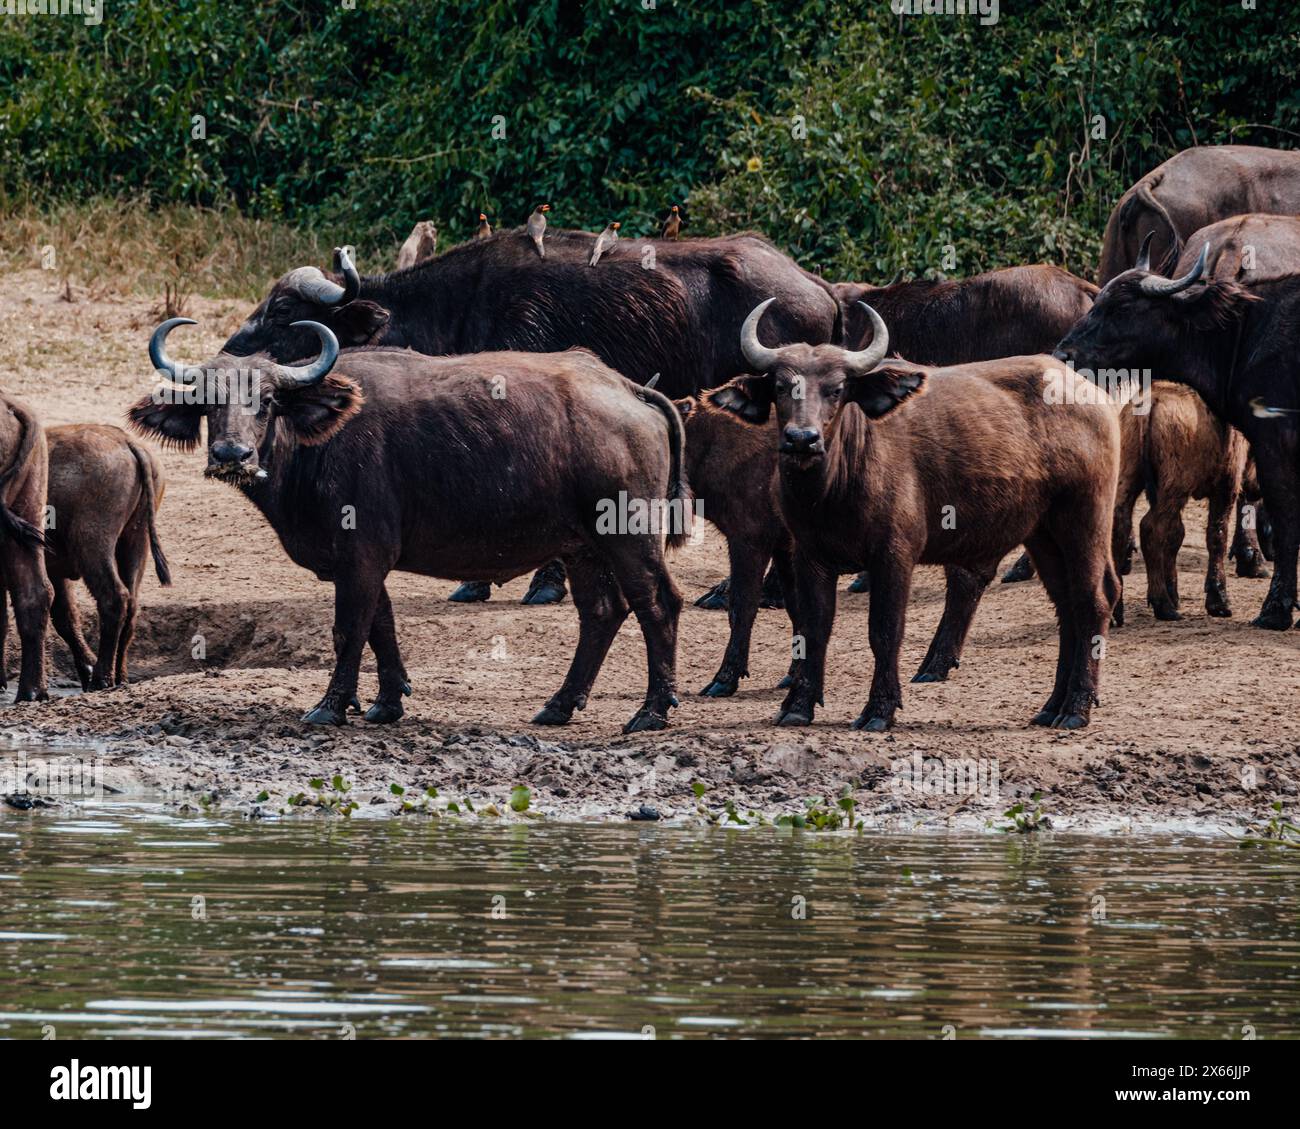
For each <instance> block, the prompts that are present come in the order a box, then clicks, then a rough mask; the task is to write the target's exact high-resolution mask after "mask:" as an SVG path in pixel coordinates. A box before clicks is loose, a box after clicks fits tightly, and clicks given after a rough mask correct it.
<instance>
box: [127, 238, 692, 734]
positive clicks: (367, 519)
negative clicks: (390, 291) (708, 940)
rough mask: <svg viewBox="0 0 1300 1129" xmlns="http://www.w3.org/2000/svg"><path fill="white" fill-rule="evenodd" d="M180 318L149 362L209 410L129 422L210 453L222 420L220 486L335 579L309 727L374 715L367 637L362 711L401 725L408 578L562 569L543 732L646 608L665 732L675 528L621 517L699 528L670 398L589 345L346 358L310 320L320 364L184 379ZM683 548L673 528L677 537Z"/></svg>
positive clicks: (166, 412) (225, 363) (239, 361)
mask: <svg viewBox="0 0 1300 1129" xmlns="http://www.w3.org/2000/svg"><path fill="white" fill-rule="evenodd" d="M548 261H549V259H548ZM184 320H185V319H172V320H171V321H168V322H164V323H163V324H162V325H161V326H160V327H159V328H158V329H157V330H156V331H155V333H154V338H153V341H152V343H151V346H150V354H151V358H152V359H153V361H154V367H155V368H156V369H158V370H159V371H161V372H164V373H170V374H172V376H173V379H174V381H175V382H177V383H178V384H180V385H182V386H189V387H196V388H197V389H198V391H199V393H200V394H199V396H198V397H197V399H198V400H199V402H197V403H193V402H185V399H184V398H174V399H173V402H167V400H166V398H165V397H163V398H162V401H161V402H160V397H159V396H158V395H155V396H151V397H146V398H145V399H143V400H141V401H140V402H139V403H138V404H136V405H135V406H134V407H133V408H132V409H131V412H130V418H131V421H132V423H133V425H134V426H135V427H137V428H138V429H140V430H141V431H143V432H145V433H147V434H150V435H154V436H158V437H160V438H161V439H162V440H163V441H164V442H167V443H171V444H175V445H179V446H181V447H184V448H192V447H194V446H195V445H196V444H197V443H198V441H199V424H200V421H201V420H203V419H204V418H206V419H207V427H208V465H207V474H208V475H209V476H210V477H213V478H217V479H221V480H223V481H226V482H229V483H231V484H232V485H234V486H236V487H238V488H239V489H240V490H241V491H242V492H243V493H244V494H245V495H246V496H247V497H248V498H249V500H250V501H252V502H253V504H254V505H256V506H257V508H258V509H259V510H260V511H261V512H262V514H263V516H264V517H265V518H266V519H267V521H268V522H269V523H270V524H271V527H272V528H273V529H274V530H275V532H276V535H277V536H278V537H279V538H280V542H281V544H282V545H283V546H284V548H285V551H286V552H287V553H288V554H289V556H290V558H291V559H293V560H294V561H295V562H296V563H298V564H300V565H302V566H303V567H304V568H308V569H311V570H312V571H313V572H315V573H316V575H317V576H318V577H320V578H321V579H322V580H329V581H331V582H332V583H333V585H334V640H335V655H336V658H337V665H336V666H335V668H334V673H333V676H332V677H331V679H330V683H329V687H328V689H327V690H326V692H325V696H324V698H323V699H322V700H321V702H320V704H319V705H317V706H316V707H315V708H314V709H312V710H311V711H310V712H309V713H308V714H307V715H306V718H305V720H306V721H309V722H313V723H318V724H332V725H342V724H343V723H344V721H345V712H346V710H347V709H348V707H349V706H357V708H359V705H358V704H357V701H356V693H357V672H358V668H359V665H360V662H361V653H362V650H363V648H364V646H365V644H366V642H367V641H369V643H370V646H371V649H372V650H373V651H374V653H375V658H376V659H377V661H378V665H379V695H378V697H377V699H376V701H375V703H374V705H373V706H372V707H371V708H370V710H369V712H368V713H367V714H366V718H367V720H369V721H374V722H392V721H396V720H397V719H398V718H399V717H400V716H401V714H402V704H401V699H402V696H403V695H404V694H407V693H409V692H410V686H409V684H408V682H407V676H406V670H405V668H404V667H403V665H402V659H401V655H400V653H399V651H398V646H397V632H396V628H395V625H394V622H393V609H392V605H391V603H390V602H389V598H388V592H387V590H386V588H385V581H386V578H387V576H388V574H389V573H390V572H391V571H393V570H394V569H396V570H399V571H402V572H414V573H419V574H421V575H425V576H440V577H449V578H450V577H468V578H470V579H473V580H488V581H499V580H501V579H502V578H504V577H509V576H518V575H519V574H520V573H523V572H526V571H528V570H530V569H533V568H536V567H537V566H538V565H540V564H542V563H543V562H545V561H548V560H552V559H555V558H558V559H560V560H562V561H564V562H565V563H566V565H568V567H569V571H570V575H571V577H572V579H573V600H574V604H575V605H576V606H577V609H578V617H579V624H580V627H579V635H578V647H577V651H576V653H575V654H574V657H573V664H572V666H571V667H570V668H569V673H568V676H567V677H566V678H565V680H564V684H563V685H562V686H561V687H560V689H559V691H558V692H557V693H556V694H554V695H553V696H552V697H551V699H550V700H549V701H548V702H547V703H546V706H545V708H544V709H543V710H542V711H541V712H540V713H539V714H538V715H537V717H536V718H534V721H535V722H537V723H538V724H542V725H560V724H563V723H565V722H567V721H568V720H569V718H570V717H571V716H572V714H573V711H574V710H575V709H582V708H583V707H584V706H585V705H586V702H587V695H588V693H589V692H590V690H591V685H592V682H593V681H594V680H595V677H596V674H597V672H598V671H599V670H600V667H601V664H602V662H603V661H604V658H605V654H606V652H607V651H608V650H609V647H610V644H611V643H612V642H613V640H614V636H615V635H616V634H617V633H618V629H619V627H620V625H621V624H622V623H623V621H624V620H625V619H626V617H627V614H628V611H629V609H630V610H631V611H632V612H633V613H634V614H635V615H636V617H637V620H638V622H639V623H640V625H641V630H642V634H643V635H644V637H645V642H646V651H647V656H648V663H649V688H648V690H647V692H646V699H645V704H644V705H643V706H642V708H641V709H640V710H638V711H637V713H636V715H635V716H634V717H633V718H632V720H631V721H630V722H629V723H628V725H627V727H626V728H627V729H628V730H629V731H630V730H639V729H658V728H662V727H663V726H664V725H666V724H667V715H668V710H669V708H670V707H671V706H673V705H675V704H676V698H675V691H674V681H675V663H676V647H677V617H678V613H679V611H680V609H681V597H680V596H679V595H678V592H677V589H676V587H675V586H674V585H673V582H672V578H671V576H670V575H669V573H668V570H667V568H666V567H665V565H664V559H663V549H664V536H663V533H662V532H659V531H657V530H655V529H654V528H647V527H646V526H645V522H644V520H643V519H642V520H640V521H637V520H636V518H635V514H631V510H630V509H629V511H628V512H629V514H630V516H631V517H632V518H633V520H632V521H629V522H627V523H626V524H625V526H622V525H619V524H618V523H617V522H616V523H615V524H614V526H613V527H612V528H611V527H610V526H609V525H608V519H609V515H610V510H611V507H612V506H617V505H618V504H619V502H620V501H621V500H629V499H630V500H631V501H632V504H633V505H637V504H639V505H640V506H641V507H642V510H644V508H645V507H647V506H654V507H659V508H660V509H661V511H662V510H665V509H666V510H668V511H669V512H668V514H667V515H661V516H670V517H671V516H672V513H673V512H676V513H677V516H678V518H679V519H681V520H682V521H684V520H685V516H686V515H685V513H683V512H682V511H684V510H685V509H686V508H687V507H688V506H689V491H688V489H687V485H686V481H685V467H684V465H683V459H684V456H683V451H682V446H683V437H682V423H681V418H680V417H679V416H678V414H677V410H676V409H675V408H674V407H673V405H672V403H671V401H669V400H668V399H666V398H665V397H664V396H662V395H661V394H659V393H658V392H655V391H653V390H650V389H644V388H638V387H637V386H635V385H633V384H632V383H631V382H630V381H628V380H626V379H625V378H623V377H621V376H619V375H618V374H617V373H615V372H613V371H611V370H610V369H609V368H607V367H606V366H605V365H603V364H601V362H600V361H599V360H598V359H597V358H596V357H594V356H593V355H592V354H591V353H588V352H587V351H585V350H581V349H573V350H569V351H568V352H564V353H552V354H528V353H482V354H478V355H475V356H468V357H444V358H434V357H427V356H422V355H420V354H418V353H414V352H411V351H410V350H406V349H395V348H376V349H361V350H353V351H351V352H349V353H347V354H344V355H343V356H342V357H341V358H340V356H339V352H338V344H337V342H336V341H335V339H334V336H333V334H332V333H331V332H330V330H329V329H328V328H327V327H326V326H323V325H316V326H311V327H308V328H311V329H313V331H314V332H315V333H317V334H318V335H319V339H320V340H321V342H322V352H321V355H320V357H319V358H318V359H317V360H316V361H314V362H312V363H311V364H309V365H307V366H305V367H300V368H290V367H286V366H283V365H279V364H277V363H276V362H275V361H273V360H272V359H271V358H269V357H266V356H264V355H259V356H256V357H252V358H243V357H237V356H232V355H230V354H224V353H223V354H221V355H220V356H218V357H217V358H216V359H215V360H213V361H212V362H210V363H209V364H208V365H206V366H204V368H202V369H197V370H196V369H186V368H184V367H183V366H178V365H176V364H174V363H173V362H171V361H170V360H168V359H167V357H166V355H165V353H164V352H163V345H162V342H163V339H164V338H165V336H166V334H167V332H168V331H169V330H170V329H171V327H172V326H173V325H175V324H178V322H183V321H184ZM336 361H337V362H338V363H337V365H336V364H335V362H336ZM241 369H242V371H243V373H245V374H247V373H250V372H253V373H256V374H257V375H256V379H251V378H250V377H248V376H247V375H245V376H242V377H241V376H240V375H239V371H240V370H241ZM236 390H241V391H239V394H234V393H235V391H236ZM163 391H164V392H165V391H166V389H164V390H163ZM643 518H644V514H643ZM602 522H605V523H606V524H604V525H602ZM660 525H661V526H662V521H661V523H660ZM681 536H682V534H681V532H680V531H678V530H673V531H672V532H671V533H670V535H669V536H668V542H669V543H670V544H675V543H678V542H679V541H680V539H681Z"/></svg>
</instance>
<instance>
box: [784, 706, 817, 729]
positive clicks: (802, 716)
mask: <svg viewBox="0 0 1300 1129" xmlns="http://www.w3.org/2000/svg"><path fill="white" fill-rule="evenodd" d="M776 724H777V725H781V726H798V725H811V724H812V714H811V713H805V712H804V711H803V710H801V709H798V708H793V709H788V710H787V709H783V710H781V712H780V713H778V714H777V715H776Z"/></svg>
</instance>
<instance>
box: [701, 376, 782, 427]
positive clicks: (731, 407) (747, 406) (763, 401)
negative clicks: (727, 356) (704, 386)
mask: <svg viewBox="0 0 1300 1129" xmlns="http://www.w3.org/2000/svg"><path fill="white" fill-rule="evenodd" d="M708 396H709V402H710V403H712V404H715V405H716V406H717V407H719V408H725V409H726V410H727V411H729V412H734V413H735V414H736V415H738V416H740V418H741V419H743V420H744V421H745V422H746V423H766V422H767V417H768V416H769V415H771V413H772V378H771V377H770V376H737V377H735V378H734V379H733V380H729V381H727V383H726V384H724V385H723V386H722V387H721V388H715V389H714V390H713V391H712V392H710V393H709V394H708Z"/></svg>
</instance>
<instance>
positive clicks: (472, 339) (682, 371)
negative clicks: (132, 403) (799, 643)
mask: <svg viewBox="0 0 1300 1129" xmlns="http://www.w3.org/2000/svg"><path fill="white" fill-rule="evenodd" d="M595 240H596V237H595V236H594V235H592V234H591V233H589V232H585V231H563V230H559V229H555V228H552V229H549V230H548V231H547V233H546V258H545V259H541V258H539V257H538V255H537V250H536V248H534V246H533V244H532V240H531V239H529V237H528V234H527V232H526V231H525V230H524V229H523V228H522V227H520V228H516V229H514V230H513V231H501V232H496V233H495V234H493V235H491V236H489V237H487V238H485V239H475V240H471V241H470V242H468V243H462V244H460V245H459V246H457V247H452V248H450V249H448V250H447V251H445V252H444V253H443V254H441V255H439V256H438V257H437V258H435V259H430V260H428V261H427V262H423V263H419V264H417V265H416V266H414V267H412V268H410V269H409V270H403V271H397V272H395V273H392V274H385V275H377V276H374V277H367V278H362V277H360V276H359V275H358V274H357V273H356V271H355V269H353V268H352V267H351V264H350V262H348V261H347V260H346V258H341V259H340V260H339V265H340V267H341V268H342V270H341V272H340V273H339V274H336V275H334V276H332V277H326V276H325V275H324V274H322V273H321V272H320V271H319V270H317V269H316V268H315V267H299V268H298V269H297V270H294V271H290V272H289V273H288V274H287V275H285V276H284V277H283V278H281V279H280V280H279V281H278V282H277V283H276V284H275V285H274V286H273V287H272V288H271V292H270V294H268V295H267V297H266V298H265V299H264V300H263V301H262V303H261V304H260V305H259V306H258V307H257V309H255V310H254V311H253V312H252V314H250V315H249V317H248V320H247V321H245V322H244V324H243V325H242V326H240V328H239V329H238V330H236V331H235V333H234V335H233V336H231V338H230V339H229V340H228V341H227V342H226V344H225V346H224V352H226V353H228V354H233V355H237V356H247V355H251V354H253V353H262V352H264V353H267V354H269V355H270V356H271V358H272V359H273V360H276V361H279V362H280V363H282V364H283V363H288V362H290V361H293V360H296V359H298V358H300V357H304V356H307V355H308V354H309V353H310V352H311V351H312V349H314V348H315V347H316V343H315V338H314V336H313V335H312V334H311V333H310V332H308V331H306V330H303V329H301V328H295V327H294V324H293V323H295V322H300V321H301V320H302V319H304V318H314V319H315V320H317V321H320V322H323V323H324V324H325V325H327V326H329V328H330V329H331V330H333V331H334V333H335V335H336V336H337V337H338V339H339V341H340V342H341V343H342V344H343V345H345V346H348V345H366V344H371V345H401V346H406V347H407V348H410V349H414V350H415V351H416V352H419V353H428V354H430V355H433V356H443V355H447V354H461V353H482V352H491V351H497V350H518V351H522V352H529V353H554V352H560V351H562V350H565V349H571V348H574V347H581V348H584V349H589V350H590V351H591V352H593V353H595V354H596V355H597V356H598V357H600V359H601V360H602V361H604V362H605V363H606V364H607V365H609V366H610V367H611V368H613V369H616V370H617V371H618V372H620V373H622V374H623V375H624V376H626V377H627V378H628V379H629V380H633V381H636V383H638V384H645V383H646V382H647V381H649V380H650V379H651V378H652V377H655V376H658V378H659V379H658V381H657V382H656V387H657V388H658V389H659V390H660V391H661V392H664V393H666V394H667V395H669V396H673V397H677V396H688V395H691V394H692V393H695V392H698V391H699V390H700V389H701V388H709V387H713V386H714V385H717V384H719V383H721V382H722V381H723V380H726V379H728V378H730V377H731V376H733V375H734V374H735V373H737V372H741V371H743V368H744V365H743V362H742V359H741V356H740V348H739V346H738V345H737V343H736V334H737V332H738V331H739V329H740V323H741V322H742V321H744V319H745V315H746V314H747V313H748V312H749V311H750V310H751V309H752V308H753V306H754V304H755V303H756V302H759V301H761V300H762V299H764V298H766V297H768V296H770V295H776V296H777V297H778V298H780V300H781V303H782V312H781V313H780V314H779V315H778V316H776V317H774V318H773V319H772V324H771V325H769V326H766V327H765V330H764V336H765V337H766V338H767V339H768V340H769V341H770V342H771V343H772V344H779V343H781V342H783V341H809V342H814V343H815V342H820V341H832V340H835V339H836V334H837V333H838V332H839V331H840V327H839V307H838V306H837V305H836V302H835V299H834V298H833V297H832V295H831V293H830V290H829V288H828V287H827V286H826V284H824V283H821V282H820V281H819V280H817V279H815V278H812V277H810V276H808V275H806V274H805V273H804V272H803V271H801V270H800V269H799V267H798V266H796V265H795V263H794V262H793V261H792V260H791V259H790V258H789V257H788V256H786V255H784V254H782V253H781V252H780V251H778V250H777V249H776V248H775V247H773V246H772V245H771V244H770V243H768V242H767V241H766V240H765V239H763V238H762V237H761V236H757V235H735V236H728V237H726V238H721V239H690V240H684V241H682V242H680V243H673V242H665V241H663V240H659V239H622V240H619V243H618V246H617V248H615V250H614V251H612V252H610V253H609V254H608V255H606V256H605V257H604V258H603V259H601V269H600V270H599V271H593V270H590V269H589V268H588V267H587V262H588V260H589V259H590V258H591V249H592V246H593V245H594V243H595Z"/></svg>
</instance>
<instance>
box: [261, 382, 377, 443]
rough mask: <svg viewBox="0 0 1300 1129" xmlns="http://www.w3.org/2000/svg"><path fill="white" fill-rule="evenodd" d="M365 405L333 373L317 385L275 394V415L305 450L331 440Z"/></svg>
mask: <svg viewBox="0 0 1300 1129" xmlns="http://www.w3.org/2000/svg"><path fill="white" fill-rule="evenodd" d="M365 402H366V398H365V396H363V395H362V393H361V389H360V388H358V387H357V385H356V384H354V383H353V382H352V381H351V380H349V379H348V378H347V377H346V376H340V375H339V374H338V373H333V372H332V373H330V374H329V375H328V376H327V377H326V378H325V379H324V380H322V381H321V382H320V383H319V384H311V385H308V386H307V387H306V388H288V389H280V390H278V391H277V392H276V394H275V409H276V414H277V415H278V416H279V417H280V418H281V419H282V420H284V421H285V422H286V423H287V424H288V425H289V426H290V427H291V428H292V429H293V433H294V435H295V436H297V439H298V442H299V443H302V444H303V445H304V446H307V447H314V446H316V445H317V444H319V443H327V442H329V440H331V439H333V438H334V436H335V435H337V434H338V433H339V431H341V430H342V429H343V427H344V426H345V425H346V424H347V422H348V420H350V419H351V418H352V417H353V416H354V415H356V414H357V412H359V411H361V407H362V405H363V404H364V403H365Z"/></svg>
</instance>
